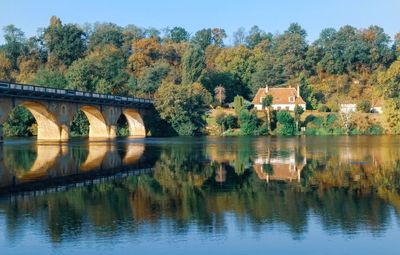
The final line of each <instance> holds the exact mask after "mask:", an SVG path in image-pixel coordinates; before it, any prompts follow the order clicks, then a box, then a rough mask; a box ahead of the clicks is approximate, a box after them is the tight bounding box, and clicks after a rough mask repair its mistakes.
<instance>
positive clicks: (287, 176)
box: [253, 153, 306, 182]
mask: <svg viewBox="0 0 400 255" xmlns="http://www.w3.org/2000/svg"><path fill="white" fill-rule="evenodd" d="M305 164H306V162H305V158H304V160H303V161H301V162H296V158H295V154H294V153H292V154H290V155H289V156H288V157H286V158H279V157H278V158H268V157H266V158H263V157H259V158H257V159H256V160H255V164H254V165H253V168H254V170H255V172H256V174H257V176H258V178H259V179H261V180H266V181H267V182H269V181H298V182H299V181H300V173H301V170H303V168H304V166H305Z"/></svg>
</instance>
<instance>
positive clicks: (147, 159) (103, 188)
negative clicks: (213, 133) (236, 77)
mask: <svg viewBox="0 0 400 255" xmlns="http://www.w3.org/2000/svg"><path fill="white" fill-rule="evenodd" d="M399 213H400V137H396V136H371V137H368V136H352V137H345V136H343V137H294V138H266V137H259V138H258V137H255V138H248V137H239V138H238V137H233V138H213V137H208V138H207V137H205V138H147V139H119V140H116V141H113V142H107V141H87V140H84V139H77V140H72V141H71V142H68V143H61V144H60V143H45V142H36V141H35V140H30V139H17V140H6V142H5V143H4V144H3V145H2V147H0V254H41V255H46V254H86V255H90V254H96V255H98V254H174V255H175V254H185V255H186V254H206V253H211V254H215V253H218V254H230V255H233V254H295V253H296V254H325V255H326V254H352V255H354V254H399V249H398V247H397V245H396V244H397V241H398V240H399V237H400V217H399V216H400V214H399Z"/></svg>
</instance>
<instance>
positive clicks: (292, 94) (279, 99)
mask: <svg viewBox="0 0 400 255" xmlns="http://www.w3.org/2000/svg"><path fill="white" fill-rule="evenodd" d="M267 95H272V105H271V107H272V109H274V110H281V109H282V110H287V111H294V107H295V106H296V104H297V105H298V106H301V107H302V108H303V109H304V110H305V109H306V102H304V100H303V98H301V96H300V87H299V86H297V89H295V88H290V87H289V88H269V87H268V85H266V86H265V88H260V89H259V90H258V91H257V94H256V95H255V97H254V99H253V101H252V103H253V105H254V108H256V109H257V110H259V111H261V110H263V107H262V101H263V99H264V98H265V97H266V96H267Z"/></svg>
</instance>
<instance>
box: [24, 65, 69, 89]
mask: <svg viewBox="0 0 400 255" xmlns="http://www.w3.org/2000/svg"><path fill="white" fill-rule="evenodd" d="M32 83H33V84H36V85H41V86H47V87H53V88H65V87H66V85H67V80H66V79H65V77H64V75H63V74H62V73H61V72H59V71H57V70H50V69H47V68H41V69H39V70H38V71H37V73H36V74H35V76H34V78H33V79H32Z"/></svg>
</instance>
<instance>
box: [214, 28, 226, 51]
mask: <svg viewBox="0 0 400 255" xmlns="http://www.w3.org/2000/svg"><path fill="white" fill-rule="evenodd" d="M225 38H226V32H225V29H222V28H213V29H212V30H211V39H212V43H213V44H214V45H215V46H218V47H224V39H225Z"/></svg>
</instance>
